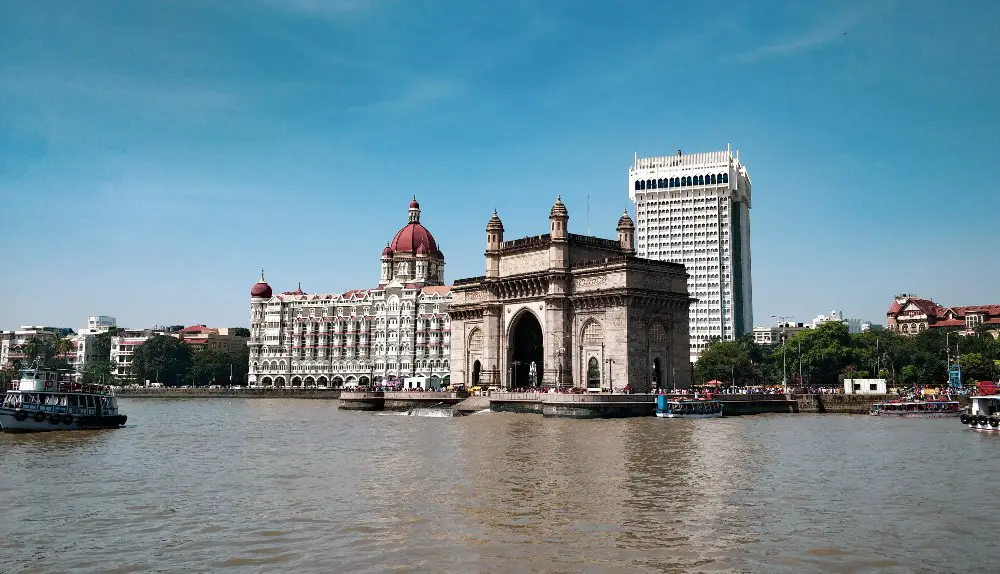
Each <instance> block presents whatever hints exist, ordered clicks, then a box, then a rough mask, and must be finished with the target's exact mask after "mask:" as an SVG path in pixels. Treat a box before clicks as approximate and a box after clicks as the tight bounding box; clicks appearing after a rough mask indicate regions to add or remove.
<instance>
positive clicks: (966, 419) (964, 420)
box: [958, 413, 969, 425]
mask: <svg viewBox="0 0 1000 574" xmlns="http://www.w3.org/2000/svg"><path fill="white" fill-rule="evenodd" d="M958 420H960V421H962V424H963V425H967V424H969V415H967V414H965V413H962V416H960V417H958Z"/></svg>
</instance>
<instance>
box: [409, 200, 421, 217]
mask: <svg viewBox="0 0 1000 574" xmlns="http://www.w3.org/2000/svg"><path fill="white" fill-rule="evenodd" d="M410 223H420V204H419V203H417V196H416V195H414V196H413V201H411V202H410Z"/></svg>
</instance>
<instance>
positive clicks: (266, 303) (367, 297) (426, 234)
mask: <svg viewBox="0 0 1000 574" xmlns="http://www.w3.org/2000/svg"><path fill="white" fill-rule="evenodd" d="M444 265H445V261H444V253H443V252H442V251H441V250H440V248H439V247H438V245H437V242H436V241H435V240H434V236H433V235H431V233H430V231H428V230H427V228H426V227H424V226H423V225H422V224H421V223H420V204H419V203H417V201H416V199H414V200H413V201H412V202H411V203H410V206H409V221H408V222H407V224H406V225H404V226H403V228H402V229H400V230H399V232H398V233H396V235H395V237H393V239H392V241H391V242H389V243H387V244H386V247H385V249H383V250H382V255H381V259H380V268H381V272H380V276H379V282H378V286H377V287H375V288H370V289H353V290H350V291H347V292H345V293H331V294H309V293H306V292H304V291H303V290H302V288H301V285H300V286H299V288H297V289H296V290H294V291H285V292H283V293H280V294H275V293H274V292H273V291H272V289H271V286H270V285H269V284H268V283H267V282H265V280H264V275H263V273H261V278H260V281H259V282H257V284H256V285H254V286H253V287H252V288H251V290H250V341H249V345H250V373H249V383H250V384H251V385H254V386H264V387H305V386H314V385H315V386H329V387H342V386H359V385H360V386H364V385H369V384H373V383H374V384H379V383H384V382H389V381H398V380H400V379H405V378H407V377H425V378H426V379H425V380H426V382H427V386H435V387H436V386H439V385H442V384H447V383H448V382H450V377H449V370H450V357H449V354H450V348H451V341H450V331H451V326H450V321H449V319H448V306H449V305H450V303H451V288H450V287H448V286H447V285H445V284H444Z"/></svg>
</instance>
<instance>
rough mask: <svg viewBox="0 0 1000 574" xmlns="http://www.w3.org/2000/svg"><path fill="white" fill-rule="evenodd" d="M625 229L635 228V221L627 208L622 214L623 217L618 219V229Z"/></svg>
mask: <svg viewBox="0 0 1000 574" xmlns="http://www.w3.org/2000/svg"><path fill="white" fill-rule="evenodd" d="M623 229H635V223H633V222H632V218H631V217H629V215H628V210H627V209H626V210H625V213H623V214H622V217H621V219H619V220H618V230H619V231H621V230H623Z"/></svg>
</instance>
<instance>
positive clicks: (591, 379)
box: [587, 357, 601, 389]
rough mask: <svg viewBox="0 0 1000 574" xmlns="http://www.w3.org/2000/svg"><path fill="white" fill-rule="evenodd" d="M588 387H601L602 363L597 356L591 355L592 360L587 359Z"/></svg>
mask: <svg viewBox="0 0 1000 574" xmlns="http://www.w3.org/2000/svg"><path fill="white" fill-rule="evenodd" d="M587 388H588V389H600V388H601V364H600V361H598V360H597V357H591V358H590V360H589V361H587Z"/></svg>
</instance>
